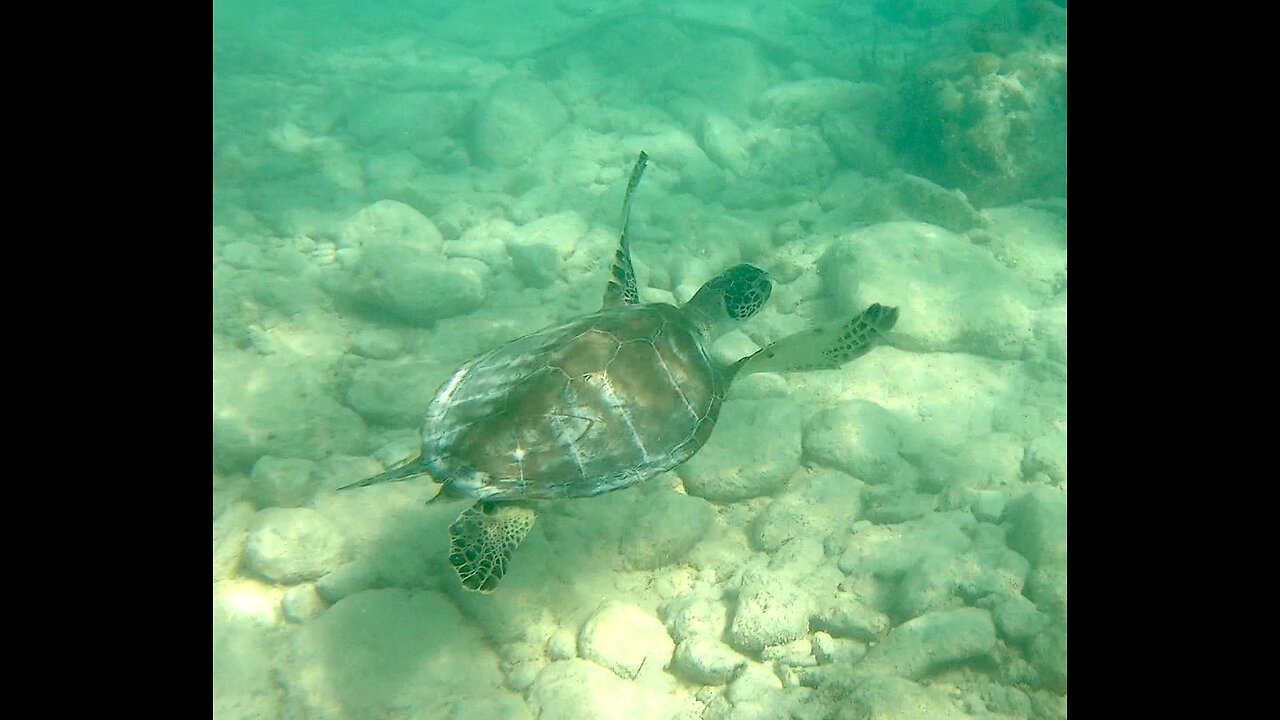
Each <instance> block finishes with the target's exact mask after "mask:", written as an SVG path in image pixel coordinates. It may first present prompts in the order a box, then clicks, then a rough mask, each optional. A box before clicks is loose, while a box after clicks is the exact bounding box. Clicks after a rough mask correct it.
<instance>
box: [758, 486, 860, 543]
mask: <svg viewBox="0 0 1280 720" xmlns="http://www.w3.org/2000/svg"><path fill="white" fill-rule="evenodd" d="M861 491H862V482H861V481H859V480H856V479H854V478H852V477H849V476H848V475H845V474H844V473H840V472H836V471H827V472H824V473H821V474H819V475H815V476H813V477H809V478H804V479H802V480H800V481H798V482H796V483H795V484H793V486H792V487H791V488H790V489H789V490H788V491H787V493H786V494H785V495H783V496H782V497H779V498H778V499H776V500H774V501H773V502H771V503H769V504H768V505H767V506H765V509H764V510H763V511H762V512H761V513H760V514H759V515H758V516H756V519H755V520H754V521H753V522H752V524H751V531H750V532H751V541H752V543H754V544H755V545H756V547H758V548H760V549H761V550H765V551H773V550H777V549H778V548H779V547H781V546H782V545H784V544H786V543H789V542H792V541H795V540H797V539H799V538H803V537H808V538H815V539H819V540H821V539H822V538H825V537H827V536H828V535H831V534H832V533H836V532H840V531H843V530H845V529H846V528H848V527H849V526H850V525H852V524H853V523H854V522H855V521H856V520H857V519H858V516H859V515H860V514H861V512H862V503H861Z"/></svg>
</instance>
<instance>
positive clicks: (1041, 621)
mask: <svg viewBox="0 0 1280 720" xmlns="http://www.w3.org/2000/svg"><path fill="white" fill-rule="evenodd" d="M991 616H992V618H993V619H994V620H995V623H996V630H998V631H999V632H1000V637H1002V638H1004V639H1005V640H1007V641H1009V642H1010V643H1014V644H1021V643H1023V642H1026V641H1027V640H1028V639H1030V638H1032V637H1034V636H1035V635H1036V633H1038V632H1040V631H1041V630H1042V629H1044V626H1045V625H1046V624H1048V622H1049V619H1048V618H1046V617H1045V616H1044V614H1043V613H1041V612H1040V611H1039V610H1037V609H1036V606H1035V603H1033V602H1031V601H1030V600H1028V599H1027V598H1025V597H1023V596H1021V595H1012V596H1009V597H1008V598H1007V599H1005V600H1004V601H1003V602H1001V603H1000V604H998V605H996V606H995V608H994V609H993V610H992V611H991Z"/></svg>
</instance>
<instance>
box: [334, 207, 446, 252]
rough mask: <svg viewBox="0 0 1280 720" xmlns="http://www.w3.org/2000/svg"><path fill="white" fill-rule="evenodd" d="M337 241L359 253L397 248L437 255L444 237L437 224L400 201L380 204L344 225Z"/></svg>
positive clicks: (345, 222)
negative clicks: (366, 249) (375, 249)
mask: <svg viewBox="0 0 1280 720" xmlns="http://www.w3.org/2000/svg"><path fill="white" fill-rule="evenodd" d="M337 241H338V244H339V246H340V247H344V248H353V249H357V250H358V249H361V248H370V247H374V246H377V245H394V246H402V247H407V248H412V249H414V250H417V251H418V252H419V253H422V254H427V255H438V254H439V253H440V250H441V248H442V247H443V245H444V236H443V235H441V234H440V230H439V229H438V228H436V226H435V223H433V222H431V220H430V219H429V218H427V216H425V215H423V214H422V213H420V212H418V211H417V209H415V208H413V207H412V206H410V205H406V204H405V203H402V202H400V201H398V200H379V201H378V202H376V203H374V204H372V205H369V206H368V207H365V208H362V209H361V210H359V211H358V212H356V213H355V214H354V215H352V216H351V217H350V218H348V219H347V220H346V221H344V222H343V223H342V225H341V227H340V228H339V229H338V233H337Z"/></svg>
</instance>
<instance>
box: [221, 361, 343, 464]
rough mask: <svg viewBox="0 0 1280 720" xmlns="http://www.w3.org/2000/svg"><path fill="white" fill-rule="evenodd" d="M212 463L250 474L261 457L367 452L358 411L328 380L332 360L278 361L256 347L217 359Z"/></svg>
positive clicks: (318, 458)
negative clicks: (265, 356)
mask: <svg viewBox="0 0 1280 720" xmlns="http://www.w3.org/2000/svg"><path fill="white" fill-rule="evenodd" d="M214 369H215V371H214V374H213V386H214V390H213V395H214V419H213V449H214V464H215V466H216V467H217V468H219V469H220V470H223V471H225V472H237V471H244V472H248V471H249V470H250V468H252V467H253V464H254V463H255V462H257V461H258V459H259V458H261V457H262V456H263V455H275V456H278V457H288V458H305V459H308V460H321V459H323V458H325V457H328V456H329V455H331V454H333V453H346V454H359V453H363V452H365V447H364V444H365V439H366V436H367V431H366V429H365V426H364V422H363V421H361V419H360V416H359V415H357V414H356V413H355V412H353V411H352V410H351V409H350V408H346V407H343V406H341V405H339V404H338V402H337V400H336V399H335V398H334V396H333V392H334V390H333V388H332V387H331V386H330V385H327V384H326V380H325V378H326V377H332V373H333V372H334V371H335V367H334V365H333V364H332V363H330V362H292V361H291V362H289V364H288V365H283V366H282V365H276V364H273V363H272V362H270V361H266V360H264V359H263V357H262V356H261V355H258V354H257V353H250V352H241V351H231V352H221V353H217V354H216V355H215V357H214Z"/></svg>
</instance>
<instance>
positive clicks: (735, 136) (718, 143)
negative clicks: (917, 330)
mask: <svg viewBox="0 0 1280 720" xmlns="http://www.w3.org/2000/svg"><path fill="white" fill-rule="evenodd" d="M698 143H699V144H700V145H701V146H702V150H703V151H704V152H705V153H706V154H707V157H709V158H711V160H712V161H713V162H715V163H716V164H717V165H719V166H720V167H723V168H725V169H726V170H730V171H732V172H733V173H735V174H737V175H743V174H745V173H746V172H747V163H748V152H749V148H748V143H747V139H746V136H745V134H744V133H743V132H742V130H741V129H740V128H739V127H738V125H737V124H736V123H735V122H734V121H733V120H732V119H730V118H729V117H727V116H725V115H722V114H720V113H714V112H713V113H709V114H707V115H705V116H704V117H703V118H702V124H701V127H700V128H699V132H698ZM223 255H224V256H225V255H226V252H225V251H224V252H223ZM704 279H705V278H704Z"/></svg>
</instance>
